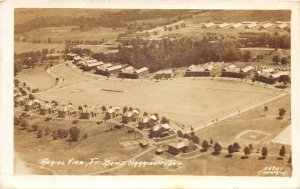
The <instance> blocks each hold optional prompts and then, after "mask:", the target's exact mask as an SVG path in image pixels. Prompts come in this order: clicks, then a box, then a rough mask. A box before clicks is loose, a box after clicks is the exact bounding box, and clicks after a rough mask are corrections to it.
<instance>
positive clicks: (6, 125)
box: [0, 0, 300, 189]
mask: <svg viewBox="0 0 300 189" xmlns="http://www.w3.org/2000/svg"><path fill="white" fill-rule="evenodd" d="M14 8H128V9H132V8H148V9H150V8H152V9H162V8H164V9H257V10H259V9H260V10H267V9H290V10H292V28H291V32H292V54H291V55H292V102H293V103H292V144H293V145H292V148H293V149H292V150H293V176H292V177H291V178H278V177H275V178H274V177H208V176H14V175H13V105H12V104H13V99H12V96H13V52H14V51H13V11H14ZM0 13H1V17H0V19H1V21H0V24H1V25H0V26H1V38H0V41H1V49H2V52H1V51H0V53H1V56H0V57H1V62H0V63H1V65H0V66H1V67H0V91H1V94H0V103H1V104H0V105H1V107H0V113H1V114H0V135H1V136H0V140H1V151H0V157H1V164H0V165H1V166H0V167H1V178H0V182H2V185H5V187H15V188H42V187H43V188H44V187H45V188H100V187H101V188H167V187H168V188H295V189H296V188H300V181H299V178H300V174H299V171H300V169H299V160H298V159H297V157H300V153H299V133H300V132H299V125H300V123H299V115H300V109H299V107H300V104H299V99H300V93H299V89H297V88H298V87H299V86H300V83H299V82H300V75H299V74H298V73H299V70H300V69H299V67H300V65H299V52H300V47H299V45H300V37H299V33H300V27H299V25H300V4H299V2H298V1H286V0H272V1H271V0H265V1H263V2H262V1H259V0H252V1H249V0H243V1H241V0H228V1H226V2H225V1H222V0H213V1H212V0H211V1H209V0H204V1H201V2H200V1H197V0H152V1H147V0H135V1H134V0H105V1H101V2H96V1H93V0H86V1H83V0H78V1H71V0H66V1H58V0H49V1H33V0H26V1H21V0H19V1H14V2H12V1H11V0H7V1H5V2H0ZM297 115H298V116H297ZM0 188H1V183H0Z"/></svg>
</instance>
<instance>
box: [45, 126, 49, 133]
mask: <svg viewBox="0 0 300 189" xmlns="http://www.w3.org/2000/svg"><path fill="white" fill-rule="evenodd" d="M49 133H50V129H49V127H46V128H45V135H49Z"/></svg>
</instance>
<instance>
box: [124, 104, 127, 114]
mask: <svg viewBox="0 0 300 189" xmlns="http://www.w3.org/2000/svg"><path fill="white" fill-rule="evenodd" d="M127 111H128V107H127V106H125V107H124V108H123V114H124V113H125V112H127Z"/></svg>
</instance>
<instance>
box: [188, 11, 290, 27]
mask: <svg viewBox="0 0 300 189" xmlns="http://www.w3.org/2000/svg"><path fill="white" fill-rule="evenodd" d="M249 18H251V19H252V20H253V21H258V22H276V21H278V20H281V21H290V19H291V14H290V12H289V11H285V10H282V11H268V12H266V11H262V10H254V11H253V10H250V11H247V10H244V11H239V10H230V11H227V10H214V11H208V12H204V13H202V14H199V15H197V16H195V17H194V18H191V19H188V21H187V22H190V23H194V24H199V23H202V22H216V21H219V22H222V21H223V22H243V21H251V20H249Z"/></svg>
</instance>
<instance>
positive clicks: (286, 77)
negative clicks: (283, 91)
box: [279, 75, 291, 84]
mask: <svg viewBox="0 0 300 189" xmlns="http://www.w3.org/2000/svg"><path fill="white" fill-rule="evenodd" d="M279 82H280V83H284V84H287V83H288V82H291V78H290V76H289V75H282V76H280V77H279Z"/></svg>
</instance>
